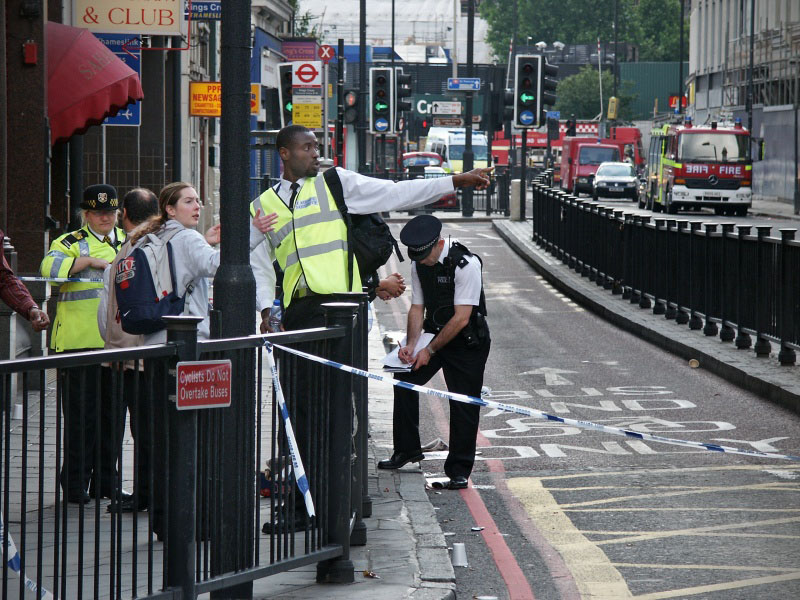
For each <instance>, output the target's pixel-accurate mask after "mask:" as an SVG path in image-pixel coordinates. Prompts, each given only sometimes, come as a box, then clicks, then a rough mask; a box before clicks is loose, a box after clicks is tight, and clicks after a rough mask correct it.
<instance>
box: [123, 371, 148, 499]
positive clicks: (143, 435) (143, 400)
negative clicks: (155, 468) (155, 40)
mask: <svg viewBox="0 0 800 600" xmlns="http://www.w3.org/2000/svg"><path fill="white" fill-rule="evenodd" d="M123 379H124V385H125V407H126V408H127V409H128V413H129V414H130V423H129V425H130V428H131V436H132V437H133V443H134V461H133V465H134V469H135V470H136V473H135V474H134V481H135V482H136V489H137V490H138V492H139V502H141V501H142V500H143V499H144V500H147V498H148V497H149V495H150V469H151V465H152V461H151V458H150V457H151V448H152V439H153V433H152V428H153V427H154V423H153V422H152V421H153V417H152V416H151V413H152V412H153V399H152V398H151V397H150V396H149V394H148V391H147V385H146V383H145V375H144V372H143V371H140V372H139V377H138V382H137V380H136V379H137V378H136V371H134V370H133V369H125V371H124V375H123ZM137 383H138V390H137V389H136V386H137ZM135 392H136V393H135ZM124 416H125V415H124V414H123V426H124Z"/></svg>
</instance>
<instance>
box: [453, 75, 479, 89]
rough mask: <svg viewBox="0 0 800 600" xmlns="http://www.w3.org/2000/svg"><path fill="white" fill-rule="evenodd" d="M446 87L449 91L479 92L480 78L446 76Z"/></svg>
mask: <svg viewBox="0 0 800 600" xmlns="http://www.w3.org/2000/svg"><path fill="white" fill-rule="evenodd" d="M447 89H448V91H451V92H479V91H480V90H481V78H480V77H448V78H447Z"/></svg>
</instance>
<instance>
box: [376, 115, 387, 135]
mask: <svg viewBox="0 0 800 600" xmlns="http://www.w3.org/2000/svg"><path fill="white" fill-rule="evenodd" d="M388 130H389V121H387V120H386V119H384V118H383V117H381V118H380V119H375V131H381V132H382V131H388Z"/></svg>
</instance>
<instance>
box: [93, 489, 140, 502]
mask: <svg viewBox="0 0 800 600" xmlns="http://www.w3.org/2000/svg"><path fill="white" fill-rule="evenodd" d="M89 495H90V496H91V497H92V498H96V497H97V495H96V492H95V491H94V490H92V489H90V490H89ZM113 497H114V490H103V492H102V493H101V494H100V498H108V499H109V500H111V499H112V498H113ZM118 499H119V501H120V502H124V501H125V500H128V499H131V500H132V499H133V494H131V493H130V492H128V491H125V490H120V491H119V498H118Z"/></svg>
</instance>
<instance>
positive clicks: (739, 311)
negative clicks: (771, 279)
mask: <svg viewBox="0 0 800 600" xmlns="http://www.w3.org/2000/svg"><path fill="white" fill-rule="evenodd" d="M750 229H751V227H750V225H737V226H736V239H737V242H738V243H737V244H736V273H735V275H734V278H735V280H736V330H737V333H736V347H737V348H738V349H739V350H747V349H748V348H749V347H750V346H751V345H752V344H753V340H752V339H751V338H750V334H749V333H747V332H746V331H745V330H744V324H743V321H744V306H742V304H743V303H744V301H743V298H742V293H743V292H742V291H743V285H742V279H743V278H744V271H745V269H744V243H745V237H747V236H748V235H750Z"/></svg>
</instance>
